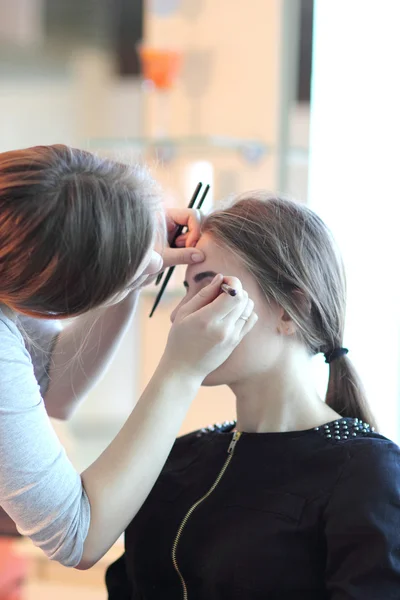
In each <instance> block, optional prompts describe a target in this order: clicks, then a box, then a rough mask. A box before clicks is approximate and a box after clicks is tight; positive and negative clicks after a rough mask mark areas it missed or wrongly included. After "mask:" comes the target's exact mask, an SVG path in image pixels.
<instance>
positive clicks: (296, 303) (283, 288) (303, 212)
mask: <svg viewBox="0 0 400 600" xmlns="http://www.w3.org/2000/svg"><path fill="white" fill-rule="evenodd" d="M203 231H204V232H207V233H209V234H210V235H212V236H213V237H214V238H216V239H217V240H218V241H220V242H222V243H223V244H224V245H225V246H226V247H228V248H229V249H230V250H232V251H233V252H235V254H236V255H238V256H239V257H240V258H241V260H243V262H244V263H245V265H246V267H247V268H248V269H249V271H250V272H251V274H252V275H253V276H254V277H255V279H256V280H257V282H258V284H259V286H260V287H261V289H262V291H263V292H264V293H265V296H266V297H267V298H268V299H272V300H274V301H276V302H277V303H278V304H279V305H280V306H282V308H284V309H285V311H286V312H287V314H288V315H289V316H290V318H291V319H292V320H293V321H294V322H295V323H296V325H297V328H298V332H299V335H300V337H301V339H302V341H303V343H304V344H305V345H306V347H307V348H308V350H309V351H310V353H311V354H317V353H319V352H323V353H324V354H325V353H330V352H332V350H333V349H335V348H338V347H341V346H342V345H343V334H344V324H345V310H346V281H345V274H344V269H343V264H342V260H341V258H340V256H339V253H338V250H337V248H336V246H335V243H334V240H333V238H332V235H331V233H330V231H329V230H328V228H327V227H326V225H325V224H324V223H323V221H322V220H321V219H320V218H319V217H318V216H317V215H316V214H315V213H314V212H312V211H311V210H310V209H309V208H307V207H306V206H304V205H301V204H297V203H295V202H292V201H289V200H284V199H282V198H277V197H272V196H269V195H268V194H267V193H266V192H262V191H260V192H249V193H246V194H243V195H241V196H239V197H238V198H236V201H235V202H234V204H233V205H232V206H231V207H229V208H226V209H222V210H217V211H215V212H213V213H212V214H211V215H209V216H208V217H207V219H206V220H205V222H204V226H203ZM299 291H300V292H301V294H299V293H298V292H299ZM326 402H327V404H328V405H329V406H330V407H331V408H332V409H333V410H335V411H336V412H338V413H339V414H341V415H342V416H345V417H358V418H359V419H361V420H362V421H366V422H368V423H369V424H370V425H371V426H373V425H374V419H373V416H372V414H371V412H370V409H369V407H368V404H367V401H366V398H365V393H364V391H363V388H362V385H361V382H360V380H359V378H358V376H357V374H356V371H355V369H354V367H353V365H352V364H351V362H350V360H349V358H348V357H347V356H341V357H340V358H337V359H336V360H334V361H333V362H332V363H330V365H329V383H328V389H327V396H326Z"/></svg>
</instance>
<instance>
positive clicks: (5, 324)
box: [0, 308, 24, 346]
mask: <svg viewBox="0 0 400 600" xmlns="http://www.w3.org/2000/svg"><path fill="white" fill-rule="evenodd" d="M0 340H1V341H2V342H4V341H7V342H8V343H11V344H12V345H14V344H15V345H21V346H23V345H24V340H23V337H22V335H21V332H20V331H19V329H18V327H17V325H16V323H15V321H13V320H12V319H11V318H9V317H8V316H7V315H6V313H5V312H4V311H3V310H2V309H1V308H0Z"/></svg>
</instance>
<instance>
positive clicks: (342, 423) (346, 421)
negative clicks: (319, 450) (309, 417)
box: [314, 417, 375, 441]
mask: <svg viewBox="0 0 400 600" xmlns="http://www.w3.org/2000/svg"><path fill="white" fill-rule="evenodd" d="M314 431H317V432H318V433H319V434H320V435H322V436H323V437H324V438H325V439H327V440H337V441H340V440H348V439H352V438H357V437H361V436H365V435H366V434H371V433H374V432H375V429H374V427H371V426H370V425H369V423H365V422H363V421H361V420H360V419H357V418H355V419H350V418H348V417H345V418H343V419H338V420H337V421H332V422H331V423H327V424H326V425H321V426H320V427H315V429H314Z"/></svg>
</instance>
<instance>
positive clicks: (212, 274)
mask: <svg viewBox="0 0 400 600" xmlns="http://www.w3.org/2000/svg"><path fill="white" fill-rule="evenodd" d="M215 276H216V273H215V272H214V271H201V273H197V274H196V275H195V276H194V277H193V281H194V282H195V283H199V282H200V281H203V279H211V278H214V277H215ZM183 285H184V286H185V288H188V287H189V284H188V282H187V281H184V282H183Z"/></svg>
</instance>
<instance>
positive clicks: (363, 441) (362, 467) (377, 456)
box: [342, 433, 400, 493]
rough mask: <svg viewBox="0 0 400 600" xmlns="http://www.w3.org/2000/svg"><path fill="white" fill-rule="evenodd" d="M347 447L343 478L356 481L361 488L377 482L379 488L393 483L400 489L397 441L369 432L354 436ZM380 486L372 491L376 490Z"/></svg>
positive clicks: (390, 485) (399, 459) (399, 490)
mask: <svg viewBox="0 0 400 600" xmlns="http://www.w3.org/2000/svg"><path fill="white" fill-rule="evenodd" d="M347 450H348V458H347V461H346V462H347V464H346V465H345V468H344V470H343V475H342V479H352V480H354V481H357V485H358V486H362V487H363V488H365V487H366V486H373V485H376V486H379V489H380V490H381V491H382V490H383V489H387V488H393V487H395V488H397V490H398V492H400V448H399V446H398V445H397V444H395V443H394V442H393V441H391V440H389V439H388V438H385V437H384V436H382V435H379V434H377V433H371V434H369V435H367V436H365V437H363V438H359V439H357V440H353V441H352V442H351V443H349V444H348V446H347ZM354 486H355V484H353V486H352V487H354ZM379 489H377V490H375V491H376V492H378V493H379Z"/></svg>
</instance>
